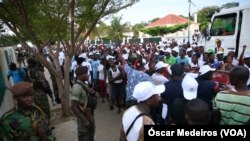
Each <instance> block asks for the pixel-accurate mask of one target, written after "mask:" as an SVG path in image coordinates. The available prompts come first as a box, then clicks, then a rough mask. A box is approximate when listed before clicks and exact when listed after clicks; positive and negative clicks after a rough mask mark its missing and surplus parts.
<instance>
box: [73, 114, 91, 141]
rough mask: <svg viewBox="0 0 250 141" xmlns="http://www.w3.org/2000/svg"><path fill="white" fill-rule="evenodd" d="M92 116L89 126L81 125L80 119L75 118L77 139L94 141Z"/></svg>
mask: <svg viewBox="0 0 250 141" xmlns="http://www.w3.org/2000/svg"><path fill="white" fill-rule="evenodd" d="M92 118H93V120H92V121H93V123H91V124H90V127H85V126H83V124H82V121H81V120H80V119H79V118H77V131H78V141H94V136H95V119H94V117H92Z"/></svg>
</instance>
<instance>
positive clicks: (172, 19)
mask: <svg viewBox="0 0 250 141" xmlns="http://www.w3.org/2000/svg"><path fill="white" fill-rule="evenodd" d="M187 22H188V19H186V18H183V17H181V16H177V15H174V14H169V15H167V16H165V17H163V18H161V19H159V20H157V21H155V22H153V23H151V24H149V25H148V26H147V28H149V27H156V26H166V25H168V24H183V23H187Z"/></svg>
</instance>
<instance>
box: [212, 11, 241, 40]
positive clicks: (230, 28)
mask: <svg viewBox="0 0 250 141" xmlns="http://www.w3.org/2000/svg"><path fill="white" fill-rule="evenodd" d="M236 17H237V14H236V13H233V14H227V15H220V16H216V17H215V18H214V20H213V24H212V26H211V30H210V35H211V36H228V35H234V33H235V27H236Z"/></svg>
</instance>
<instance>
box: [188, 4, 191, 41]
mask: <svg viewBox="0 0 250 141" xmlns="http://www.w3.org/2000/svg"><path fill="white" fill-rule="evenodd" d="M188 7H189V8H188V42H189V43H190V40H189V38H190V11H191V0H188Z"/></svg>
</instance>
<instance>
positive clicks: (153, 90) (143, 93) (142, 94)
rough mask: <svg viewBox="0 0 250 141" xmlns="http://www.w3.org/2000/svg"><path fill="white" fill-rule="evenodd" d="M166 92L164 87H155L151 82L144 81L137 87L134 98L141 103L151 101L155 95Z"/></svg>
mask: <svg viewBox="0 0 250 141" xmlns="http://www.w3.org/2000/svg"><path fill="white" fill-rule="evenodd" d="M164 91H165V86H164V85H154V84H153V83H152V82H150V81H144V82H140V83H138V84H137V85H135V88H134V92H133V97H134V98H136V99H137V101H138V102H141V101H145V100H147V99H149V98H150V97H151V96H153V95H155V94H158V95H160V94H161V93H163V92H164Z"/></svg>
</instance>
